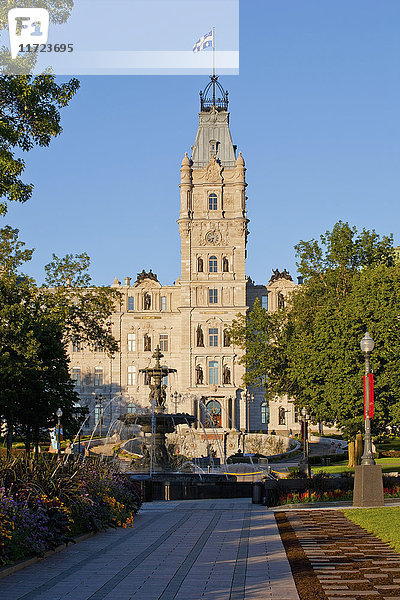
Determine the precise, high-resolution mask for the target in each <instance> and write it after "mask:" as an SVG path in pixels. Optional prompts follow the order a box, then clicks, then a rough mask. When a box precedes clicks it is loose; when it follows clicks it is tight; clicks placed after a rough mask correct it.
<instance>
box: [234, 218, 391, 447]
mask: <svg viewBox="0 0 400 600" xmlns="http://www.w3.org/2000/svg"><path fill="white" fill-rule="evenodd" d="M296 252H297V257H298V267H299V271H300V273H301V274H302V275H303V277H304V285H303V286H299V287H298V288H296V290H295V292H294V293H293V294H292V296H291V299H290V302H289V303H288V306H287V308H285V309H283V310H280V311H278V312H277V313H275V314H271V313H267V312H266V311H264V312H263V309H262V308H261V307H260V305H259V304H257V305H256V306H255V307H254V309H253V311H252V312H251V313H250V314H249V317H248V319H247V322H245V320H244V318H243V317H242V318H240V319H237V320H236V322H235V323H234V324H233V328H232V338H233V340H234V341H235V342H236V343H237V344H239V345H241V346H242V347H243V348H244V349H245V351H246V353H245V356H244V358H243V363H244V365H245V366H246V369H247V372H246V376H245V380H246V383H248V384H254V385H258V384H259V383H262V381H263V380H264V381H266V382H267V384H266V396H267V398H269V399H271V398H273V397H274V396H276V395H279V394H288V395H289V396H290V397H292V398H293V399H294V401H295V402H296V404H297V405H298V406H299V407H301V406H303V405H305V406H307V408H308V410H309V412H311V413H312V414H314V415H315V418H316V419H317V420H318V421H320V422H335V423H337V425H338V426H339V427H342V428H344V429H345V430H346V431H347V432H348V433H349V434H350V435H354V434H355V433H356V432H357V431H358V430H359V429H361V427H362V420H363V401H362V375H363V369H364V358H363V355H362V354H361V351H360V345H359V344H360V339H361V338H362V336H363V335H364V333H365V331H366V329H368V330H369V331H370V333H371V335H372V336H373V338H374V340H375V350H374V353H373V355H372V365H373V369H374V378H375V390H376V409H375V419H374V422H373V426H374V428H375V430H382V429H384V428H385V427H386V426H387V425H388V424H390V423H391V424H393V423H394V422H395V419H397V421H396V422H397V423H398V417H397V416H396V415H398V414H400V410H399V400H400V366H399V365H398V360H397V356H398V355H399V350H400V341H399V340H400V338H399V336H398V333H399V315H400V277H399V275H400V271H399V267H398V266H397V265H395V263H394V257H393V249H392V238H391V237H387V236H384V237H382V238H381V237H380V236H378V235H377V234H376V232H375V231H367V230H365V229H364V230H363V231H362V232H361V233H358V232H357V230H356V228H354V227H353V228H351V227H350V226H349V225H348V223H342V222H339V223H337V224H336V225H335V226H334V228H333V230H332V231H331V232H329V231H328V232H326V233H325V234H324V235H321V237H320V240H319V241H317V240H311V241H309V242H304V241H301V242H300V243H299V244H298V245H297V246H296Z"/></svg>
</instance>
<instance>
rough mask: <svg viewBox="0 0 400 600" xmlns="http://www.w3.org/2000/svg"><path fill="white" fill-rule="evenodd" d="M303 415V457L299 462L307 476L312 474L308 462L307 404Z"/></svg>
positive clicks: (300, 467)
mask: <svg viewBox="0 0 400 600" xmlns="http://www.w3.org/2000/svg"><path fill="white" fill-rule="evenodd" d="M301 416H302V418H303V458H302V459H301V461H300V463H299V469H300V470H301V471H303V472H304V473H305V474H306V475H307V477H310V476H311V473H310V464H309V462H308V419H309V416H308V414H307V409H306V407H305V406H303V408H302V409H301Z"/></svg>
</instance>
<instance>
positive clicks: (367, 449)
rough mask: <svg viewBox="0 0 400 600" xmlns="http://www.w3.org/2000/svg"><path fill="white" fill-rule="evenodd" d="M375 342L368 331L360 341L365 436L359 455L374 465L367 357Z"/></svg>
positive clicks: (362, 460)
mask: <svg viewBox="0 0 400 600" xmlns="http://www.w3.org/2000/svg"><path fill="white" fill-rule="evenodd" d="M374 346H375V343H374V340H373V339H372V337H371V336H370V334H369V333H368V331H367V332H366V334H365V335H364V337H363V338H362V340H361V342H360V347H361V351H362V353H363V354H364V357H365V422H364V424H365V437H364V452H363V455H362V457H361V464H362V465H375V464H376V462H375V460H374V454H373V452H372V439H371V420H370V418H369V399H370V389H369V377H368V376H369V374H370V373H371V366H370V362H369V357H370V355H371V352H372V350H373V349H374Z"/></svg>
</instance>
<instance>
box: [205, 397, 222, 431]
mask: <svg viewBox="0 0 400 600" xmlns="http://www.w3.org/2000/svg"><path fill="white" fill-rule="evenodd" d="M206 410H207V421H206V427H222V418H221V417H222V411H221V404H220V403H219V402H218V400H210V402H207V404H206Z"/></svg>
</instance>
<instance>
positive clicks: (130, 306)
mask: <svg viewBox="0 0 400 600" xmlns="http://www.w3.org/2000/svg"><path fill="white" fill-rule="evenodd" d="M128 310H135V298H134V297H133V296H129V298H128Z"/></svg>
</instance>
